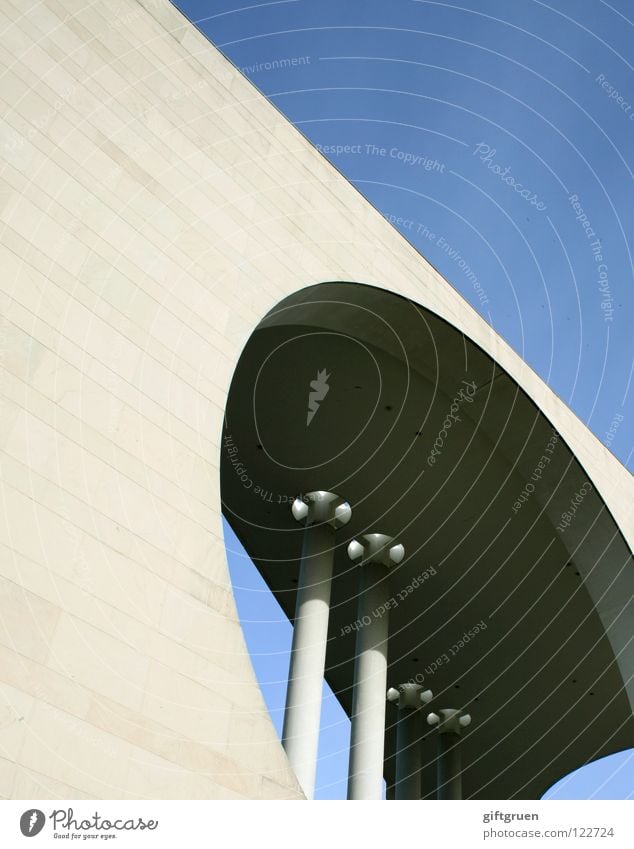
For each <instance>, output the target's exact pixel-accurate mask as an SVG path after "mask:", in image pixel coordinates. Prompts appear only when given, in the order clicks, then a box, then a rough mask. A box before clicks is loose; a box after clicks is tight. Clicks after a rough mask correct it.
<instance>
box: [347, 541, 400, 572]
mask: <svg viewBox="0 0 634 849" xmlns="http://www.w3.org/2000/svg"><path fill="white" fill-rule="evenodd" d="M348 557H349V558H350V560H353V561H355V562H358V563H359V564H360V565H361V566H365V565H366V564H367V563H377V564H378V565H379V566H385V567H386V569H389V568H391V567H392V566H397V565H398V564H399V563H400V562H401V560H402V559H403V557H405V548H404V546H403V545H401V544H400V543H396V542H395V540H394V537H390V536H387V535H386V534H363V536H362V537H360V538H359V539H354V540H352V542H351V543H350V545H349V546H348Z"/></svg>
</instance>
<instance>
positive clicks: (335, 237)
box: [0, 0, 634, 798]
mask: <svg viewBox="0 0 634 849" xmlns="http://www.w3.org/2000/svg"><path fill="white" fill-rule="evenodd" d="M0 26H1V27H2V30H3V32H4V37H3V39H2V43H1V46H0V61H1V62H2V65H3V71H2V86H1V87H0V100H1V105H2V113H3V116H4V117H3V119H2V120H1V121H0V150H1V151H2V160H3V164H2V173H1V176H0V231H1V233H2V236H1V242H2V246H1V248H0V250H1V257H2V267H3V274H2V276H1V277H0V298H1V314H2V326H1V332H0V354H1V362H2V378H1V380H2V383H1V386H0V396H1V403H2V411H1V415H0V448H1V450H2V454H1V457H2V486H1V492H2V499H3V501H2V506H3V514H4V515H3V519H2V520H1V521H0V526H1V529H2V537H1V540H0V545H1V549H0V551H1V557H0V682H1V690H2V698H1V699H0V796H2V797H17V798H19V797H23V798H38V797H39V798H54V797H60V798H63V797H70V798H73V797H76V798H81V797H83V796H86V797H110V798H122V797H133V798H139V797H149V798H161V797H165V798H179V797H185V798H234V797H247V798H271V797H283V798H290V797H297V796H300V795H301V794H300V792H299V790H298V786H297V782H296V780H295V778H294V776H293V775H292V773H291V771H290V770H289V767H288V763H287V760H286V757H285V754H284V752H283V750H282V748H281V746H280V744H279V742H278V740H277V737H276V734H275V731H274V728H273V726H272V724H271V722H270V719H269V717H268V714H267V712H266V709H265V706H264V702H263V699H262V696H261V694H260V691H259V688H258V686H257V683H256V681H255V677H254V674H253V670H252V667H251V663H250V660H249V657H248V653H247V651H246V647H245V643H244V640H243V636H242V632H241V629H240V625H239V623H238V619H237V615H236V610H235V605H234V601H233V596H232V592H231V586H230V581H229V575H228V570H227V564H226V557H225V550H224V543H223V537H222V526H221V516H220V501H219V481H218V464H219V440H220V431H221V420H222V415H223V409H224V403H225V398H226V394H227V390H228V387H229V382H230V380H231V375H232V371H233V367H234V365H235V363H236V361H237V358H238V356H239V354H240V351H241V349H242V347H243V345H244V344H245V342H246V340H247V338H248V336H249V334H250V332H251V331H252V329H253V328H254V327H255V326H256V324H257V323H258V321H259V320H260V319H261V318H262V316H263V315H264V314H265V313H266V312H267V311H268V310H269V309H270V308H271V307H273V306H274V305H275V304H276V303H277V302H278V301H280V300H281V299H282V298H283V297H285V296H286V295H287V294H289V293H291V292H293V291H295V290H297V289H299V288H302V287H304V286H306V285H309V284H312V283H317V282H320V281H326V280H336V279H341V280H355V281H358V282H362V283H370V284H373V285H379V286H383V287H385V288H387V289H391V290H393V291H396V292H400V293H401V294H404V295H407V296H408V297H411V298H412V299H414V300H416V301H418V302H419V303H421V304H424V305H425V306H428V307H430V308H431V309H433V310H435V311H436V312H437V313H438V314H440V315H441V316H443V317H444V318H446V319H448V320H449V321H452V322H453V323H454V324H455V325H457V326H458V327H459V328H461V329H462V330H464V331H465V332H466V333H467V334H468V335H469V336H471V337H472V338H473V339H474V340H475V341H476V342H478V343H479V344H481V345H482V346H483V347H484V348H485V349H486V350H487V351H489V353H491V354H492V355H493V356H495V357H497V358H498V359H499V361H500V363H501V364H502V365H503V366H504V368H506V369H507V371H509V372H510V373H511V374H512V375H513V376H514V377H515V378H516V380H517V381H518V382H519V383H520V384H521V385H522V386H523V387H524V388H525V389H526V391H527V392H528V393H529V394H530V395H532V397H533V398H534V399H536V400H537V401H538V403H539V404H540V406H541V407H542V409H543V410H544V411H545V412H546V414H547V415H549V416H550V417H551V419H552V420H553V422H554V423H555V425H556V427H557V428H558V430H559V431H560V432H561V434H562V435H563V436H564V438H565V439H566V440H567V441H568V442H569V444H570V445H571V446H572V447H573V448H574V449H575V450H576V451H577V455H578V457H579V459H580V461H581V462H582V464H583V465H584V466H585V468H586V470H587V472H588V474H589V475H590V477H591V479H592V481H593V482H594V484H595V485H596V487H597V489H598V490H599V491H600V492H601V494H602V495H603V497H604V498H605V499H606V500H607V501H608V503H609V505H610V508H611V510H612V512H613V514H614V516H615V518H616V519H617V521H618V522H620V524H621V527H622V529H623V532H624V533H625V534H626V535H627V536H629V539H630V541H632V538H633V537H634V533H633V530H632V514H631V511H632V504H634V492H633V489H632V483H631V478H630V476H629V475H628V474H627V473H626V472H625V470H624V469H623V468H622V466H621V465H620V464H619V463H618V461H617V460H616V459H615V458H614V457H613V456H612V455H611V454H610V453H609V452H608V451H607V449H606V448H604V447H603V446H602V445H601V443H600V442H599V441H598V440H597V439H595V438H594V437H593V436H592V435H591V434H590V433H589V432H588V431H587V429H586V428H585V427H584V425H583V424H582V423H581V422H580V421H579V420H578V419H577V418H576V417H575V416H574V415H573V414H572V413H571V412H570V411H569V410H568V409H567V408H566V407H565V405H564V404H563V403H562V402H560V401H559V399H558V398H556V397H555V395H554V394H553V393H552V392H551V391H550V390H549V389H548V388H547V387H546V386H545V385H544V384H543V382H542V381H541V380H540V379H539V378H538V377H537V376H536V375H535V374H534V373H533V372H532V371H531V370H530V369H529V368H528V366H526V365H525V364H524V363H523V361H522V360H521V358H520V357H518V356H517V355H516V354H515V353H514V352H513V351H512V350H510V349H509V347H508V346H507V345H506V344H505V343H504V342H503V341H502V340H501V339H500V338H499V337H497V335H496V334H495V332H494V331H493V330H492V329H491V328H490V327H489V326H488V325H487V324H486V323H485V322H484V321H483V320H482V319H481V318H480V317H479V316H478V315H477V314H476V313H475V312H474V311H473V310H472V309H471V308H470V307H469V306H468V305H467V304H466V302H465V301H463V299H462V298H461V297H460V296H459V295H458V294H457V293H456V292H455V291H454V290H453V288H452V287H451V286H450V285H448V284H447V283H446V281H444V280H443V279H442V278H441V277H440V275H438V274H437V273H436V272H435V271H434V270H433V269H432V268H431V267H430V266H429V265H428V264H427V263H426V262H425V261H424V260H422V259H421V257H420V256H419V255H418V254H417V253H416V251H415V250H414V249H413V248H412V247H411V246H410V245H408V244H407V242H405V241H404V240H403V239H402V237H401V236H399V234H398V233H397V232H396V231H395V230H394V229H393V228H392V227H391V226H390V225H389V224H388V223H387V222H386V221H385V220H384V219H383V218H382V217H381V216H380V215H379V213H378V212H377V211H376V210H374V209H373V208H372V207H370V206H369V205H368V204H367V203H366V202H365V201H364V199H363V198H362V197H361V195H359V194H358V192H357V191H356V190H355V189H354V188H353V187H352V186H350V185H349V184H348V183H347V182H346V180H345V179H344V178H343V177H342V176H341V175H340V174H338V172H337V171H336V170H335V169H333V168H332V167H331V166H330V165H329V164H328V163H327V162H326V161H325V160H324V159H323V158H322V156H321V155H320V154H319V153H318V152H317V151H316V150H314V149H313V148H312V147H311V145H310V144H309V143H308V142H307V141H306V140H304V139H303V137H302V136H301V135H300V134H299V133H298V132H297V131H296V130H294V129H293V128H292V127H291V126H290V125H289V124H288V122H287V121H286V120H285V119H284V118H283V117H282V116H281V115H280V114H279V113H278V112H277V111H276V109H275V108H274V107H273V106H271V105H270V104H269V103H267V101H266V100H265V99H264V98H263V97H262V96H261V95H259V94H258V92H257V91H256V90H255V89H254V88H253V87H252V86H251V85H250V84H249V83H248V82H247V81H246V80H245V79H244V78H243V77H242V76H241V75H240V74H239V73H238V72H237V71H236V70H235V69H234V68H233V67H232V66H231V65H230V63H228V62H227V60H225V59H224V58H223V57H222V56H221V55H220V54H219V53H218V52H217V51H215V50H214V49H213V48H212V47H211V46H210V45H209V43H208V42H207V41H206V40H205V39H204V38H203V37H202V36H201V35H199V34H198V33H197V32H196V31H195V30H194V29H193V28H192V27H191V25H189V24H188V23H187V21H186V20H185V19H184V18H183V17H182V16H181V15H180V14H179V13H178V12H177V11H176V10H175V9H174V8H173V7H172V6H171V5H170V3H169V2H168V0H138V2H137V0H102V2H100V3H95V4H91V5H89V4H87V3H86V0H43V2H41V3H39V4H37V5H36V6H30V5H28V4H27V6H26V7H25V5H24V4H22V3H20V2H19V0H3V2H2V3H1V4H0Z"/></svg>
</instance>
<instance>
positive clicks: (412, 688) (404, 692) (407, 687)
mask: <svg viewBox="0 0 634 849" xmlns="http://www.w3.org/2000/svg"><path fill="white" fill-rule="evenodd" d="M433 695H434V694H433V693H432V691H431V690H423V688H422V686H421V685H420V684H414V683H412V682H411V681H408V682H406V683H405V684H399V685H398V687H390V689H389V690H388V691H387V700H388V702H397V703H398V704H397V706H398V709H399V710H418V708H420V707H422V706H423V705H426V704H427V703H428V702H430V701H431V700H432V698H433Z"/></svg>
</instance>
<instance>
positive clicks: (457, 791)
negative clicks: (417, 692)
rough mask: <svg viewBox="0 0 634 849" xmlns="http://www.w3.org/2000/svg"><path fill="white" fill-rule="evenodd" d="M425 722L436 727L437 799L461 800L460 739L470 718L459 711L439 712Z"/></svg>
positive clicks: (431, 715) (431, 714)
mask: <svg viewBox="0 0 634 849" xmlns="http://www.w3.org/2000/svg"><path fill="white" fill-rule="evenodd" d="M439 714H440V715H439ZM427 722H428V723H429V725H436V726H438V759H437V762H436V775H437V789H436V794H437V798H438V799H462V757H461V752H460V737H461V734H462V729H463V728H466V727H467V726H468V725H470V724H471V716H470V715H469V714H468V713H463V712H462V711H461V710H453V709H452V710H441V711H438V713H430V714H429V716H428V717H427Z"/></svg>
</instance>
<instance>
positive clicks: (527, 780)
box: [221, 282, 634, 798]
mask: <svg viewBox="0 0 634 849" xmlns="http://www.w3.org/2000/svg"><path fill="white" fill-rule="evenodd" d="M501 359H503V358H500V359H496V358H494V357H493V356H491V354H490V353H487V352H485V351H484V350H483V349H482V348H481V347H480V346H479V345H477V344H476V343H475V342H474V341H472V340H471V339H469V338H468V337H467V336H466V335H465V334H464V333H462V332H461V331H460V330H458V329H457V328H456V327H455V326H453V325H452V324H450V323H449V322H448V321H446V320H445V319H443V318H440V317H439V316H438V315H436V314H435V313H434V312H432V311H431V310H429V309H427V308H424V307H421V306H419V305H417V304H415V303H413V302H412V301H410V300H408V299H406V298H404V297H401V296H399V295H396V294H394V293H391V292H388V291H386V290H382V289H379V288H376V287H371V286H366V285H362V284H351V283H343V282H333V283H322V284H319V285H317V286H311V287H309V288H307V289H304V290H301V291H299V292H296V293H294V294H292V295H291V296H289V297H287V298H286V299H284V300H283V301H282V302H281V303H280V304H279V305H278V306H277V307H275V308H274V309H273V310H271V311H270V312H269V313H268V315H267V316H266V317H265V318H264V319H263V320H262V322H261V323H260V325H259V326H258V328H257V329H256V331H255V332H254V333H253V334H252V336H251V337H250V339H249V341H248V343H247V345H246V347H245V349H244V351H243V353H242V356H241V358H240V361H239V363H238V365H237V367H236V371H235V374H234V378H233V382H232V384H231V389H230V392H229V398H228V403H227V413H226V427H225V439H224V447H223V456H222V461H221V487H222V500H223V510H224V513H225V516H226V518H227V519H228V521H229V522H230V523H231V525H232V527H233V529H234V531H235V532H236V534H237V535H238V537H239V538H240V540H241V541H242V543H243V544H244V546H245V548H246V550H247V551H248V552H249V554H250V556H251V557H252V559H253V560H254V562H255V563H256V565H257V567H258V569H259V570H260V572H261V574H262V575H263V577H264V579H265V581H266V583H267V585H268V586H269V587H270V588H271V590H272V591H273V592H274V594H275V596H276V598H277V599H278V601H279V602H280V604H281V606H282V608H283V609H284V610H285V612H286V614H287V615H288V616H289V618H290V619H292V617H293V614H294V604H295V585H294V584H293V580H294V579H296V575H297V565H296V564H297V561H298V559H299V549H300V546H301V540H300V536H301V532H300V531H299V530H298V529H297V526H296V525H295V523H294V522H293V520H292V518H291V515H290V510H289V506H290V503H291V502H292V500H293V498H294V497H295V496H296V495H297V494H298V493H305V492H308V491H311V490H316V489H322V490H323V489H328V490H331V491H335V492H339V493H340V494H341V495H342V496H345V498H346V499H347V500H348V501H350V503H351V504H352V505H353V519H352V521H351V523H350V527H349V528H346V533H345V534H344V536H342V537H341V541H340V542H339V544H338V545H337V550H336V554H335V575H334V579H333V590H332V601H331V607H330V624H329V640H328V647H327V656H326V678H327V680H328V681H329V683H330V684H331V686H332V687H333V690H334V691H335V692H336V693H337V696H338V698H339V700H340V702H341V704H342V705H343V707H344V709H346V711H347V712H348V713H350V710H351V703H352V680H353V665H354V657H355V633H354V629H353V628H351V627H350V626H351V623H354V622H355V618H356V607H355V603H356V597H357V587H356V578H355V568H354V567H353V565H352V564H351V563H350V561H349V560H348V559H347V558H346V556H345V544H346V542H347V541H348V540H349V539H351V538H352V537H354V536H355V535H359V534H363V533H367V532H369V531H377V530H379V531H382V532H385V533H389V534H391V535H393V536H395V537H398V538H399V541H401V542H403V543H404V545H405V549H406V552H407V555H406V558H405V560H404V561H403V563H402V564H401V565H399V567H398V569H395V570H394V571H393V572H392V573H391V577H390V589H391V593H392V598H393V599H394V601H395V603H394V604H393V607H392V609H391V610H390V628H389V658H388V678H389V681H390V683H396V682H401V681H407V680H416V681H420V682H421V683H422V682H424V685H425V686H433V690H434V693H435V694H436V697H437V698H443V699H444V700H445V701H447V702H448V703H449V702H451V704H452V705H453V704H454V703H455V706H456V707H464V708H465V709H466V708H468V709H469V710H470V712H471V713H472V714H473V717H474V724H473V727H472V729H470V731H469V733H468V734H466V735H465V737H464V741H463V748H464V754H465V765H464V773H463V783H464V794H465V797H472V798H540V797H541V795H542V794H543V792H544V790H545V788H547V787H549V786H550V785H551V784H552V783H553V782H554V781H555V780H556V779H557V778H558V777H559V776H561V775H562V774H566V773H568V772H570V771H571V770H573V769H574V768H575V767H577V766H578V765H579V764H580V763H583V762H584V761H587V760H588V759H589V758H595V757H599V756H602V755H607V754H609V753H612V752H615V751H618V750H620V749H623V748H626V747H628V746H630V745H632V742H633V741H634V719H633V717H632V704H634V687H633V684H632V679H631V674H630V673H628V669H629V670H631V668H632V666H633V665H634V657H633V654H632V651H633V650H632V646H631V640H630V638H631V634H632V632H633V630H634V627H633V624H632V623H633V621H634V605H633V604H632V598H633V597H634V570H633V569H632V562H631V554H630V549H629V546H628V543H627V541H626V537H625V531H624V530H623V529H622V528H620V527H619V525H618V524H617V521H616V520H615V518H614V517H613V515H612V513H613V512H614V513H615V514H618V512H619V510H620V509H621V506H622V505H619V504H617V502H616V500H615V498H614V496H613V494H612V493H611V492H609V491H607V488H606V485H605V482H603V481H601V482H597V481H596V480H595V479H591V477H590V475H589V474H588V473H587V472H586V470H585V460H586V459H587V458H588V457H589V455H590V453H591V452H592V450H593V444H592V441H593V439H594V438H593V437H591V435H590V434H589V433H588V439H587V443H582V442H578V444H575V445H572V444H571V443H570V440H569V441H568V443H567V442H565V441H564V439H563V437H562V436H561V435H560V433H559V432H558V429H559V428H560V427H561V425H560V421H559V420H558V419H560V418H561V414H560V411H559V410H558V409H555V408H554V407H552V405H548V406H547V407H546V408H545V409H541V408H540V403H539V402H542V403H544V401H547V400H548V399H540V398H535V397H531V394H529V391H528V389H527V385H528V384H529V383H530V381H528V380H527V381H524V382H523V383H524V385H522V384H520V382H519V381H518V380H517V379H515V378H514V377H512V376H511V374H510V373H509V371H508V370H507V369H506V368H505V367H504V364H503V362H501ZM320 381H321V382H322V383H323V382H324V381H326V382H327V391H324V390H323V388H322V389H321V391H318V392H316V389H315V383H316V384H317V386H318V387H319V383H320ZM311 393H312V397H311ZM315 393H316V395H317V396H318V397H317V399H316V403H315V397H316V395H315ZM549 407H550V408H549ZM311 412H312V414H313V415H312V416H310V415H309V414H310V413H311ZM565 412H566V415H569V416H572V414H571V413H570V412H569V411H567V410H566V411H565ZM562 424H565V422H562ZM228 439H229V440H230V441H229V442H228V441H227V440H228ZM232 445H233V446H238V445H239V454H240V458H241V464H242V467H241V468H240V469H238V468H237V466H236V464H235V463H234V462H232V459H233V456H235V455H233V456H232V454H231V453H229V448H230V447H231V446H232ZM625 474H626V473H625V471H624V475H625ZM614 484H615V492H616V490H617V489H618V486H619V485H620V482H618V481H615V482H614ZM599 487H601V491H600V490H599ZM422 575H425V576H426V577H425V578H424V579H421V576H422ZM410 587H414V590H411V591H410V590H408V588H410ZM394 746H395V742H394V728H393V725H392V724H390V722H388V725H387V729H386V741H385V752H386V757H385V776H386V780H387V781H388V784H390V783H391V782H392V781H393V777H394V758H393V754H392V753H393V751H394ZM422 746H423V764H424V765H423V770H422V786H423V795H424V796H432V795H433V794H434V788H435V775H434V771H435V750H434V744H433V741H432V740H431V735H425V736H424V737H423V741H422Z"/></svg>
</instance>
